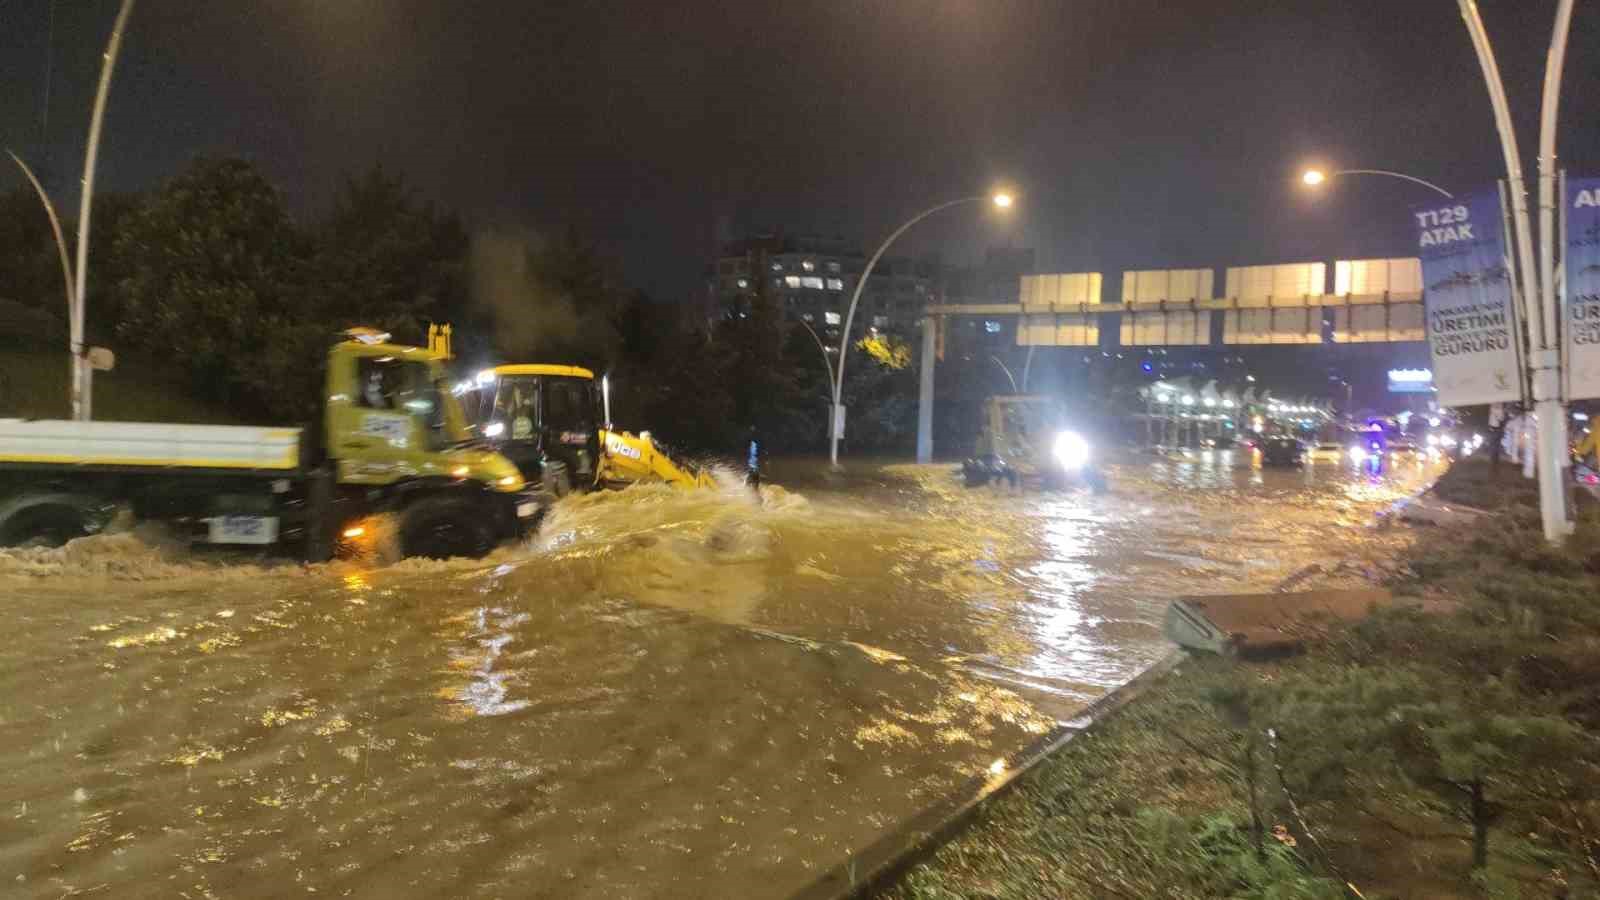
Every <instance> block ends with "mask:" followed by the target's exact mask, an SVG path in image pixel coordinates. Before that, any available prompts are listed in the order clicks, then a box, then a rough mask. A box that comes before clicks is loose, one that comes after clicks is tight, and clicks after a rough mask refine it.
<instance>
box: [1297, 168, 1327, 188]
mask: <svg viewBox="0 0 1600 900" xmlns="http://www.w3.org/2000/svg"><path fill="white" fill-rule="evenodd" d="M1300 180H1301V181H1303V182H1305V183H1306V184H1307V185H1309V186H1310V187H1316V186H1317V185H1319V184H1321V183H1323V182H1324V181H1327V180H1328V176H1327V174H1325V173H1324V172H1323V171H1322V170H1321V169H1307V170H1306V173H1305V174H1304V175H1301V176H1300Z"/></svg>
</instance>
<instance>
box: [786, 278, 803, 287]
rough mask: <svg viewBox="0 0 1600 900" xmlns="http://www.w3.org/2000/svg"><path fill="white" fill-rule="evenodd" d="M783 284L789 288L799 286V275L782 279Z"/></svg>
mask: <svg viewBox="0 0 1600 900" xmlns="http://www.w3.org/2000/svg"><path fill="white" fill-rule="evenodd" d="M783 283H784V284H786V285H788V286H789V287H792V288H797V287H799V286H800V276H799V275H790V276H787V277H785V278H784V279H783Z"/></svg>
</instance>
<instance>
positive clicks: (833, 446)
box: [828, 193, 1013, 468]
mask: <svg viewBox="0 0 1600 900" xmlns="http://www.w3.org/2000/svg"><path fill="white" fill-rule="evenodd" d="M984 200H988V201H989V202H991V203H993V204H994V205H995V206H997V207H999V208H1000V209H1009V208H1010V207H1011V204H1012V202H1013V199H1012V196H1011V195H1010V194H1006V193H997V194H978V195H976V196H973V197H962V198H961V199H959V200H951V201H949V202H947V203H941V204H939V205H938V206H935V207H933V208H931V209H926V210H923V211H922V212H920V213H917V214H916V215H915V216H912V217H911V218H910V219H908V220H906V223H905V224H904V225H901V226H900V227H899V228H896V229H895V230H894V231H893V232H892V233H891V234H890V235H889V237H888V238H887V239H885V240H884V242H883V243H882V244H881V245H879V247H878V249H877V251H876V252H874V253H873V254H872V258H871V259H869V260H867V267H866V268H865V269H862V270H861V277H860V278H859V279H857V280H856V288H855V290H854V291H853V292H851V294H850V309H849V310H848V311H847V312H846V313H845V315H844V331H843V332H841V333H840V335H839V371H838V374H837V375H835V376H834V379H833V409H831V410H829V413H831V415H830V416H829V423H828V461H829V462H830V463H831V464H832V465H833V466H834V467H835V468H837V467H838V465H839V437H840V435H839V403H840V402H841V399H842V396H841V395H842V392H843V388H844V358H845V352H846V351H847V350H848V349H849V347H850V326H851V323H853V322H854V321H855V318H856V304H857V303H859V302H860V301H861V291H862V289H864V288H865V287H866V286H867V279H869V278H871V277H872V267H873V266H876V265H877V264H878V259H879V258H880V257H882V256H883V254H884V251H886V250H888V249H889V245H890V244H893V243H894V242H895V239H896V238H898V237H900V235H902V234H905V233H906V231H908V230H910V228H911V226H913V225H915V224H917V223H918V222H921V221H922V220H923V219H926V218H927V217H929V216H931V215H933V214H934V213H936V212H940V211H942V210H946V209H949V208H950V207H952V206H961V205H962V204H966V203H980V202H982V201H984ZM925 327H926V326H925Z"/></svg>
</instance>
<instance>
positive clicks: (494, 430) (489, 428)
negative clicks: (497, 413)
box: [483, 422, 506, 437]
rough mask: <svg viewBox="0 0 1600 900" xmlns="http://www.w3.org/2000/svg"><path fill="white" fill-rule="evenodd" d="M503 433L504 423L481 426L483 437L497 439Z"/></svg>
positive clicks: (504, 431)
mask: <svg viewBox="0 0 1600 900" xmlns="http://www.w3.org/2000/svg"><path fill="white" fill-rule="evenodd" d="M505 433H506V423H504V422H490V423H489V424H487V425H485V426H483V436H484V437H499V436H500V435H502V434H505Z"/></svg>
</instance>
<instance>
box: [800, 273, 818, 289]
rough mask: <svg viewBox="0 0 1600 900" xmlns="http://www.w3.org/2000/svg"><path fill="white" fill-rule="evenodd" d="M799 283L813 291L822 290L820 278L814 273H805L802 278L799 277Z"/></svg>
mask: <svg viewBox="0 0 1600 900" xmlns="http://www.w3.org/2000/svg"><path fill="white" fill-rule="evenodd" d="M800 284H801V285H802V286H803V287H808V288H811V289H812V290H815V291H820V290H822V279H821V278H818V277H817V276H815V275H807V276H805V277H804V278H801V279H800Z"/></svg>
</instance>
